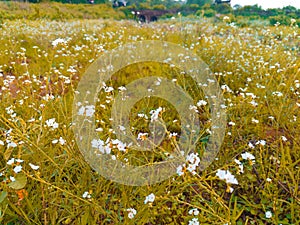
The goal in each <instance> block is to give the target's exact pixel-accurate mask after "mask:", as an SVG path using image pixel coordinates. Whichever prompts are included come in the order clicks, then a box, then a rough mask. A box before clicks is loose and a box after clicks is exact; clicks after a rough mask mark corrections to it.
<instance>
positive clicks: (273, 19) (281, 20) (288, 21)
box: [269, 15, 291, 26]
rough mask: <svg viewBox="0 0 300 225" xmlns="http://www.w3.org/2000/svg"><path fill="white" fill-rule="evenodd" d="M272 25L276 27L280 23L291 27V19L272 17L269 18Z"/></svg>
mask: <svg viewBox="0 0 300 225" xmlns="http://www.w3.org/2000/svg"><path fill="white" fill-rule="evenodd" d="M269 21H270V24H271V25H275V24H276V23H277V22H279V23H280V24H281V25H287V26H289V25H291V18H289V17H287V16H283V15H281V16H271V17H270V18H269Z"/></svg>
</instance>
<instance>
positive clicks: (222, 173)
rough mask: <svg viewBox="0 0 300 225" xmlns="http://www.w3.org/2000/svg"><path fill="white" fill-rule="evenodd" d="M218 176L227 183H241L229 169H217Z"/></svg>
mask: <svg viewBox="0 0 300 225" xmlns="http://www.w3.org/2000/svg"><path fill="white" fill-rule="evenodd" d="M216 176H217V177H219V178H220V179H221V180H225V181H226V183H227V184H239V183H238V181H237V179H236V178H235V177H234V175H232V174H231V173H230V171H229V170H220V169H219V170H217V173H216Z"/></svg>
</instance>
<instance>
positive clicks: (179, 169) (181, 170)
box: [176, 165, 184, 176]
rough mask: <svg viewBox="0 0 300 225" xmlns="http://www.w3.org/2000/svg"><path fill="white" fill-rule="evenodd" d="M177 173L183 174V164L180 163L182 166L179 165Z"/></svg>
mask: <svg viewBox="0 0 300 225" xmlns="http://www.w3.org/2000/svg"><path fill="white" fill-rule="evenodd" d="M176 173H177V174H178V176H181V175H183V174H184V171H183V166H182V165H180V166H178V167H177V169H176Z"/></svg>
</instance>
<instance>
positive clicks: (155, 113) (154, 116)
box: [150, 107, 163, 122]
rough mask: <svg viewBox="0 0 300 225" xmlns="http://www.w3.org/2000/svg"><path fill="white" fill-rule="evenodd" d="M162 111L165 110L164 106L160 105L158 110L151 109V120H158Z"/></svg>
mask: <svg viewBox="0 0 300 225" xmlns="http://www.w3.org/2000/svg"><path fill="white" fill-rule="evenodd" d="M162 111H163V108H162V107H159V108H158V109H156V110H151V111H150V115H151V122H153V121H157V120H158V116H159V114H160V112H162Z"/></svg>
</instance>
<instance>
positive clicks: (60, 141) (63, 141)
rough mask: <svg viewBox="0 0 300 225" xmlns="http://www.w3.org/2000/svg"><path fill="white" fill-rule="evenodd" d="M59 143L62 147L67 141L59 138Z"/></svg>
mask: <svg viewBox="0 0 300 225" xmlns="http://www.w3.org/2000/svg"><path fill="white" fill-rule="evenodd" d="M59 143H60V144H61V145H64V144H65V143H66V140H65V139H63V138H62V137H60V138H59Z"/></svg>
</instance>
